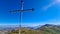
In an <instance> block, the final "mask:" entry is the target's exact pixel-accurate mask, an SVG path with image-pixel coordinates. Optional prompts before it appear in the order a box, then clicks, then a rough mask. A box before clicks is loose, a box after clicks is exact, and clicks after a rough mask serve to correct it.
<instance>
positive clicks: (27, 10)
mask: <svg viewBox="0 0 60 34" xmlns="http://www.w3.org/2000/svg"><path fill="white" fill-rule="evenodd" d="M29 11H30V12H31V11H34V8H32V9H26V10H11V11H10V12H29Z"/></svg>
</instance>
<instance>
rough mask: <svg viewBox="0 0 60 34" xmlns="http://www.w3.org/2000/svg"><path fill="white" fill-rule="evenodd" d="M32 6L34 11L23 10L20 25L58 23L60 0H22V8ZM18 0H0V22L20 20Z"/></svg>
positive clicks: (59, 20) (16, 21)
mask: <svg viewBox="0 0 60 34" xmlns="http://www.w3.org/2000/svg"><path fill="white" fill-rule="evenodd" d="M31 8H34V9H35V11H34V12H23V16H22V25H28V26H36V25H42V24H60V0H24V9H31ZM19 9H20V0H0V24H16V25H18V24H19V22H20V14H19V13H18V12H17V13H10V12H9V11H10V10H19Z"/></svg>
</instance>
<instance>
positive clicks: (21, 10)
mask: <svg viewBox="0 0 60 34" xmlns="http://www.w3.org/2000/svg"><path fill="white" fill-rule="evenodd" d="M23 6H24V1H23V0H21V8H20V10H12V11H10V12H20V23H19V24H20V25H19V34H21V23H22V15H23V12H28V11H34V8H32V9H25V10H24V9H23V8H24V7H23Z"/></svg>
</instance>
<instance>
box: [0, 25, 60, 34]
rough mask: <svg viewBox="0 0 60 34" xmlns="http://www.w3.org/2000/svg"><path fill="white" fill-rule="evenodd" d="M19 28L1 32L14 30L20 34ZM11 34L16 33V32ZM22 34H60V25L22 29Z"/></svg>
mask: <svg viewBox="0 0 60 34" xmlns="http://www.w3.org/2000/svg"><path fill="white" fill-rule="evenodd" d="M18 28H19V27H10V28H9V27H7V28H2V29H1V28H0V30H13V29H15V30H14V31H15V32H16V33H18ZM14 31H13V32H10V33H15V32H14ZM21 34H60V25H53V24H45V25H42V26H40V25H39V26H35V27H22V28H21Z"/></svg>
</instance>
